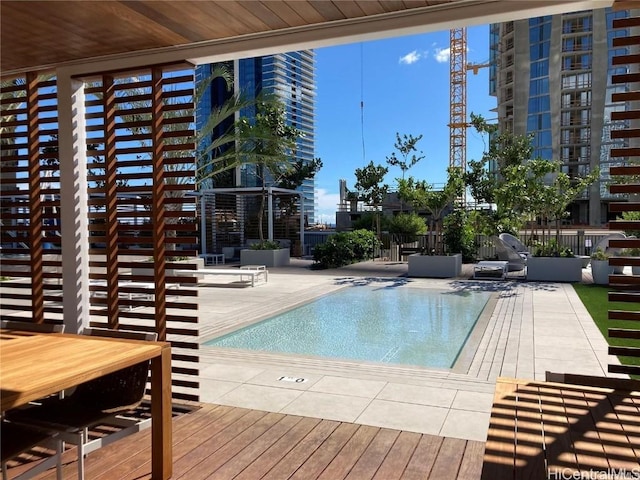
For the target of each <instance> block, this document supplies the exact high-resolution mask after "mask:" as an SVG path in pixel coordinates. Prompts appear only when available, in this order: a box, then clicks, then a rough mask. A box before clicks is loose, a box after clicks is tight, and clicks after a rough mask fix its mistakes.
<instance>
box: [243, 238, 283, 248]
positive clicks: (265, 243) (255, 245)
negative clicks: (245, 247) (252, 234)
mask: <svg viewBox="0 0 640 480" xmlns="http://www.w3.org/2000/svg"><path fill="white" fill-rule="evenodd" d="M249 248H250V249H251V250H278V249H279V248H281V247H280V244H279V243H278V242H274V241H271V240H264V241H262V242H256V243H252V244H251V245H250V246H249Z"/></svg>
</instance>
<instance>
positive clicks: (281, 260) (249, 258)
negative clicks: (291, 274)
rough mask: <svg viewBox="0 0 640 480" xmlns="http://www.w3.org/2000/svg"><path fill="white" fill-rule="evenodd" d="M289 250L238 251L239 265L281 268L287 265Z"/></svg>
mask: <svg viewBox="0 0 640 480" xmlns="http://www.w3.org/2000/svg"><path fill="white" fill-rule="evenodd" d="M289 260H290V256H289V249H288V248H279V249H277V250H251V249H248V248H247V249H243V250H240V265H264V266H266V267H283V266H286V265H289Z"/></svg>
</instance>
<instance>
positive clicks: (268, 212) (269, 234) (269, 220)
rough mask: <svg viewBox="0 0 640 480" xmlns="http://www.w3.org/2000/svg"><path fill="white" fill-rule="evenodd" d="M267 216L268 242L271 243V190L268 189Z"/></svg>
mask: <svg viewBox="0 0 640 480" xmlns="http://www.w3.org/2000/svg"><path fill="white" fill-rule="evenodd" d="M267 195H268V197H267V205H268V206H267V214H268V215H269V218H268V222H267V225H268V226H269V230H268V236H269V238H268V240H270V241H273V189H272V188H271V187H269V188H268V189H267Z"/></svg>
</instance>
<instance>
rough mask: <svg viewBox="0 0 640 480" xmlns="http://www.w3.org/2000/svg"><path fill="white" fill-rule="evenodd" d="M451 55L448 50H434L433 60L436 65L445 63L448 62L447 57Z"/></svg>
mask: <svg viewBox="0 0 640 480" xmlns="http://www.w3.org/2000/svg"><path fill="white" fill-rule="evenodd" d="M450 55H451V49H450V48H436V49H435V52H434V54H433V58H435V59H436V62H438V63H446V62H448V61H449V56H450Z"/></svg>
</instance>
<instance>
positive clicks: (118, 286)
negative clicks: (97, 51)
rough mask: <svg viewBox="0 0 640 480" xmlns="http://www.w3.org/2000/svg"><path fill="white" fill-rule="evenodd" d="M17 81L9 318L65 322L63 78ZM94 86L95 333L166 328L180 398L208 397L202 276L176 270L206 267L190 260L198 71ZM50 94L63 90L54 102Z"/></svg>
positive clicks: (155, 73)
mask: <svg viewBox="0 0 640 480" xmlns="http://www.w3.org/2000/svg"><path fill="white" fill-rule="evenodd" d="M14 83H17V85H16V86H13V87H11V89H10V90H7V91H5V90H4V89H3V97H2V98H3V99H2V108H3V110H2V115H3V117H2V122H3V125H2V128H3V136H2V139H3V140H2V142H3V143H2V173H1V176H2V177H1V178H2V184H1V186H2V190H1V192H0V193H1V195H0V201H1V202H2V203H1V205H2V209H1V214H2V216H1V217H0V218H1V219H2V231H1V234H2V243H3V250H2V254H3V255H2V267H1V273H2V275H5V276H11V277H12V278H15V280H11V281H9V282H3V284H2V285H3V286H4V287H7V286H9V287H12V291H11V292H10V295H9V296H7V295H5V294H4V293H3V295H2V315H6V316H7V317H8V316H11V318H15V311H16V310H17V311H21V312H23V314H24V316H26V317H29V318H33V319H34V321H58V322H60V321H61V318H62V315H61V314H62V305H61V303H60V302H59V297H55V296H53V295H52V294H50V293H49V290H52V291H53V292H55V293H57V294H58V295H59V294H61V292H62V283H61V281H62V279H61V273H60V271H61V268H60V267H61V261H60V255H59V253H60V250H59V244H60V239H59V233H60V231H61V228H63V226H62V227H61V226H60V222H59V216H58V217H54V216H53V215H54V214H55V213H56V212H57V208H59V184H58V183H57V181H56V180H57V179H58V178H59V175H60V168H59V163H58V161H57V131H56V130H54V129H53V128H52V127H51V126H50V125H49V123H53V124H54V125H56V126H57V116H56V117H55V118H53V114H55V109H51V105H54V106H55V101H56V97H55V82H53V81H49V82H42V81H40V83H38V82H37V78H36V77H33V76H27V77H26V78H25V79H20V80H19V81H18V82H14ZM3 84H4V82H3ZM85 85H86V86H85V99H86V102H85V103H86V104H85V107H86V136H87V159H88V165H87V168H88V172H87V189H88V190H87V191H88V197H89V205H88V209H89V223H90V226H89V242H90V245H89V252H90V261H89V265H90V280H91V283H90V287H89V289H90V292H91V297H90V299H91V310H90V314H91V326H94V327H106V328H119V329H127V330H138V331H155V332H157V333H158V336H159V339H161V340H168V341H170V342H171V343H172V347H173V365H172V372H173V395H174V397H175V398H180V399H187V400H198V392H197V389H198V385H199V384H198V380H197V375H198V367H197V363H198V341H197V337H198V315H197V309H198V306H197V298H196V297H197V295H198V292H197V290H196V289H195V288H192V287H193V286H194V284H195V282H196V281H197V280H196V279H195V278H191V277H184V276H180V277H179V276H178V275H177V273H176V272H175V270H177V269H194V268H196V267H195V265H194V264H191V265H188V264H184V263H183V262H182V260H184V259H189V258H193V257H197V250H196V248H197V246H196V242H197V240H196V230H197V225H196V208H195V207H196V197H195V196H193V195H190V194H189V192H191V191H193V190H194V188H195V185H194V180H195V156H194V152H195V146H194V144H193V137H194V131H193V128H194V118H193V91H194V72H193V69H192V68H191V67H185V66H171V67H167V66H164V67H152V68H147V69H145V70H140V69H137V70H136V71H135V72H118V73H117V74H112V73H108V74H103V75H96V76H93V77H92V78H91V79H87V81H86V82H85ZM45 88H49V90H51V88H53V89H54V90H53V94H51V96H48V97H44V98H43V95H44V92H45V90H44V89H45ZM46 91H47V92H48V90H46ZM35 92H40V95H39V98H38V95H36V93H35ZM9 94H11V95H13V96H14V97H19V98H20V102H19V103H18V104H17V106H16V102H15V100H14V101H13V103H11V102H10V101H8V100H7V101H5V96H7V95H9ZM43 112H47V114H48V116H47V115H44V114H43ZM50 112H51V113H50ZM48 117H52V118H53V119H52V120H50V119H49V118H48ZM47 122H49V123H47ZM5 130H11V132H10V135H9V136H7V137H5V135H4V131H5ZM5 138H6V140H5ZM45 177H46V181H45ZM18 192H19V194H18ZM6 226H10V227H11V230H9V229H7V228H6ZM47 235H56V236H55V237H52V238H53V241H52V242H49V238H48V237H47ZM50 243H52V244H53V246H54V248H53V249H51V248H49V247H50V246H51V245H49V244H50ZM43 245H45V246H46V247H47V249H44V250H43ZM5 246H7V248H5ZM8 247H11V248H8ZM43 251H44V252H45V254H43ZM7 254H10V255H19V254H22V255H23V256H16V257H15V258H14V257H8V255H7ZM43 258H44V261H43ZM56 267H57V269H58V270H57V271H55V272H52V271H51V269H52V268H56ZM17 270H20V271H17ZM52 280H53V281H54V282H53V283H52V282H51V281H52ZM6 290H8V289H6V288H4V289H3V292H4V291H6ZM13 290H15V292H14V291H13ZM56 300H58V302H56ZM49 312H51V313H52V314H53V313H55V314H57V315H56V316H55V317H53V318H49V317H47V314H49ZM3 318H4V317H3Z"/></svg>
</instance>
